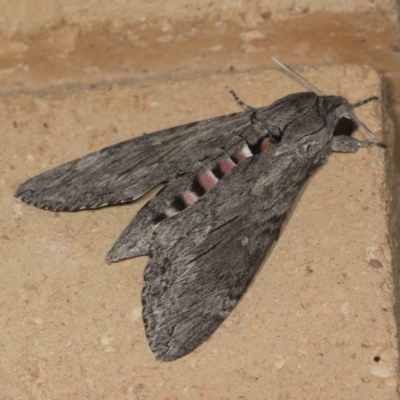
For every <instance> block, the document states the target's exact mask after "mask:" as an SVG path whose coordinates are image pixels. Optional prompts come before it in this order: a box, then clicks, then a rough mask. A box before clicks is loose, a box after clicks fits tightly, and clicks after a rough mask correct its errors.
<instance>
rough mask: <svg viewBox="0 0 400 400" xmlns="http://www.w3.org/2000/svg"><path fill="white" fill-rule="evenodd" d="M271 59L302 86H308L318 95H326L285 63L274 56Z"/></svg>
mask: <svg viewBox="0 0 400 400" xmlns="http://www.w3.org/2000/svg"><path fill="white" fill-rule="evenodd" d="M271 58H272V60H273V61H274V62H275V63H276V64H278V66H279V67H281V68H282V69H283V70H284V71H286V72H287V73H288V74H289V75H291V76H292V77H293V78H295V79H297V80H298V81H300V82H301V83H302V84H303V85H304V86H306V87H308V88H309V89H311V90H312V91H313V92H314V93H315V94H317V95H318V96H326V94H325V93H324V92H323V91H322V90H319V89H318V88H317V87H315V86H314V85H313V84H312V83H310V82H308V80H307V79H305V78H303V77H302V76H301V75H299V74H298V73H297V72H295V71H293V70H292V69H291V68H289V67H288V66H287V65H285V64H283V63H281V62H280V61H279V60H278V59H276V58H275V57H271Z"/></svg>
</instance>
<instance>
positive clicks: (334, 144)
mask: <svg viewBox="0 0 400 400" xmlns="http://www.w3.org/2000/svg"><path fill="white" fill-rule="evenodd" d="M370 146H379V147H383V148H385V147H386V145H385V144H384V143H380V142H369V141H366V140H358V139H355V138H353V137H351V136H344V135H340V136H334V137H333V139H332V141H331V149H332V151H333V152H337V153H355V152H356V151H357V150H358V149H359V148H360V147H370Z"/></svg>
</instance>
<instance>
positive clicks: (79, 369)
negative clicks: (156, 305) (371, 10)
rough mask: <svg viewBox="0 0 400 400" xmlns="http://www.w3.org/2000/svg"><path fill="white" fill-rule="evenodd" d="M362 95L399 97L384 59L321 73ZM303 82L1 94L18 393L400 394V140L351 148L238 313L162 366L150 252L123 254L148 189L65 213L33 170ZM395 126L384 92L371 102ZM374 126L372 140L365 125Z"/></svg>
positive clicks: (251, 76) (214, 79) (309, 193)
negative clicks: (146, 295) (399, 209)
mask: <svg viewBox="0 0 400 400" xmlns="http://www.w3.org/2000/svg"><path fill="white" fill-rule="evenodd" d="M303 73H304V75H305V76H306V77H307V78H309V79H310V81H312V83H313V84H315V85H316V86H318V87H319V88H320V89H322V90H324V91H325V92H326V93H330V94H339V95H343V96H345V97H347V98H348V99H349V100H350V101H351V102H354V101H358V100H360V99H363V98H366V97H369V96H371V95H378V96H380V95H381V85H380V78H379V76H378V74H377V73H376V72H375V71H374V70H372V69H371V68H369V67H363V66H350V65H348V66H331V67H324V68H319V69H309V70H306V71H303ZM228 89H234V90H235V91H236V92H237V93H238V95H239V96H240V97H241V98H242V99H243V100H244V101H245V102H246V103H248V104H251V105H253V106H264V105H267V104H269V103H271V102H272V101H273V100H275V99H277V98H280V97H282V96H284V95H286V94H289V93H294V92H297V91H303V90H304V88H302V87H301V86H300V85H299V84H297V83H296V82H293V80H291V79H290V78H288V77H286V76H285V75H283V74H282V73H281V72H279V71H273V70H264V71H258V72H253V73H232V74H214V75H212V74H211V75H202V76H198V77H194V78H192V79H188V80H181V81H171V80H165V81H164V80H158V81H154V82H151V83H145V84H140V83H132V84H127V85H125V86H118V85H113V86H102V87H96V88H93V89H91V90H72V89H71V90H70V91H68V92H64V93H59V94H45V93H44V94H42V95H38V94H32V95H29V94H21V95H12V96H3V97H2V98H1V99H0V135H1V139H2V140H1V143H2V152H1V156H0V167H1V170H2V171H3V172H2V175H1V180H0V182H1V193H2V196H1V197H0V202H1V210H2V216H1V218H0V224H1V225H0V226H1V232H0V260H1V261H0V265H1V267H0V274H1V275H0V282H1V286H2V290H1V291H0V303H1V309H0V323H1V334H0V346H1V349H2V356H1V358H0V368H1V370H0V397H1V398H2V399H35V400H36V399H60V400H62V399H84V398H88V399H102V398H105V399H111V398H112V399H165V400H167V399H184V398H190V399H249V400H250V399H251V400H253V399H276V400H284V399H285V400H286V399H333V398H336V399H352V400H356V399H360V400H361V399H362V400H365V399H382V400H386V399H397V398H398V393H397V390H396V387H397V384H398V377H397V368H398V365H397V349H396V326H395V320H394V314H393V302H394V298H393V294H392V291H393V282H392V275H391V262H392V260H391V252H390V248H389V244H388V224H387V215H386V209H387V201H386V198H387V197H386V184H385V155H384V151H383V150H382V149H379V148H376V147H373V148H369V149H361V150H359V151H358V152H357V153H356V154H334V155H332V156H331V157H330V159H329V160H328V162H327V163H326V164H325V165H324V166H323V167H322V168H320V169H319V170H318V171H317V173H316V174H315V175H314V176H313V177H312V178H311V179H310V180H309V181H308V183H307V184H306V185H305V188H304V190H303V191H302V193H301V196H300V198H299V199H298V201H297V203H296V205H295V208H294V211H293V212H292V214H291V215H290V218H289V219H288V221H287V223H286V224H285V226H284V229H283V232H282V235H281V238H280V239H279V241H278V243H277V244H276V245H275V246H274V248H273V249H272V251H271V252H270V254H269V256H268V258H267V259H266V261H265V262H264V265H263V266H262V268H261V270H260V272H259V274H258V276H257V277H256V279H255V281H254V283H253V284H252V285H251V287H250V288H249V290H248V292H247V293H246V294H245V296H244V297H243V299H242V300H241V301H240V303H239V305H238V306H237V307H236V309H235V310H234V311H233V313H232V314H231V315H230V316H229V318H228V319H227V320H226V321H225V323H224V324H223V325H222V326H221V328H220V329H219V330H218V331H217V332H216V333H215V334H214V335H213V336H212V337H211V339H210V340H209V341H207V342H206V343H205V344H204V345H202V346H201V347H200V348H199V349H197V350H196V351H195V352H193V353H192V354H190V355H188V356H186V357H184V358H182V359H180V360H178V361H175V362H172V363H159V362H157V361H156V360H155V358H154V356H153V354H152V353H151V351H150V349H149V347H148V345H147V341H146V337H145V334H144V328H143V323H142V320H141V300H140V296H141V288H142V283H143V270H144V267H145V265H146V263H147V258H145V257H142V258H137V259H133V260H128V261H124V262H121V263H118V264H113V265H109V264H107V263H106V261H105V255H106V253H107V251H108V249H109V248H110V247H111V246H112V244H113V242H114V241H115V240H116V238H117V237H118V235H119V234H120V233H121V232H122V230H123V228H124V227H125V226H126V225H127V224H128V222H129V221H130V219H131V218H132V217H133V216H134V215H135V213H136V212H137V210H138V209H139V208H140V207H141V206H142V205H143V204H144V201H143V200H142V201H139V202H138V203H135V204H131V205H124V206H119V207H111V208H106V209H102V210H98V211H83V212H77V213H52V212H46V211H42V210H38V209H35V208H34V207H31V206H28V205H25V204H23V203H22V202H21V201H19V200H18V199H15V198H14V197H13V192H14V190H15V189H16V187H17V186H18V184H19V183H21V182H23V181H25V180H26V179H28V178H29V177H32V176H34V175H36V174H38V173H40V172H43V171H45V170H47V169H49V168H51V167H53V166H56V165H59V164H60V163H62V162H66V161H69V160H71V159H74V158H76V157H79V156H82V155H85V154H86V153H88V152H91V151H94V150H97V149H100V148H102V147H105V146H107V145H111V144H114V143H117V142H119V141H122V140H125V139H129V138H131V137H133V136H136V135H141V134H143V133H144V132H147V133H149V132H152V131H155V130H157V129H161V128H166V127H170V126H174V125H178V124H182V123H186V122H190V121H194V120H199V119H203V118H208V117H213V116H217V115H220V114H224V113H229V112H234V111H238V110H239V107H238V106H237V104H236V103H235V102H234V101H233V99H232V98H231V96H230V95H229V93H228ZM356 114H357V116H358V117H359V118H360V120H362V121H363V122H364V123H366V124H367V125H368V126H369V127H370V129H371V130H372V131H374V132H375V133H376V135H377V136H378V137H379V138H380V139H382V137H383V132H382V120H381V115H382V110H381V103H380V102H372V103H369V104H367V105H365V106H364V107H361V108H359V109H357V110H356ZM356 136H357V137H359V138H363V137H365V134H364V133H363V132H362V131H358V132H357V133H356Z"/></svg>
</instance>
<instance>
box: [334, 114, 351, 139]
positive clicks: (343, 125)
mask: <svg viewBox="0 0 400 400" xmlns="http://www.w3.org/2000/svg"><path fill="white" fill-rule="evenodd" d="M355 128H356V124H355V122H354V121H353V120H351V119H350V118H345V117H342V118H340V119H339V121H338V123H337V124H336V127H335V130H334V131H333V136H339V135H345V136H351V134H352V133H353V131H354V129H355Z"/></svg>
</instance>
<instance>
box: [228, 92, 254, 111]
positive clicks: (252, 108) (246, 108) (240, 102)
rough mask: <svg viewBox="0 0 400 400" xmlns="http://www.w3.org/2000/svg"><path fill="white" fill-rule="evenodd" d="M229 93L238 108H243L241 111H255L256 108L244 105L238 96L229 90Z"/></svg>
mask: <svg viewBox="0 0 400 400" xmlns="http://www.w3.org/2000/svg"><path fill="white" fill-rule="evenodd" d="M229 93H230V94H231V95H232V96H233V98H234V99H235V101H236V103H238V104H239V106H240V107H242V108H243V110H245V111H252V110H253V111H255V110H257V108H255V107H252V106H249V105H247V104H246V103H244V102H243V101H242V100H240V99H239V96H238V95H237V94H236V93H235V92H234V91H233V90H230V91H229Z"/></svg>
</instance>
